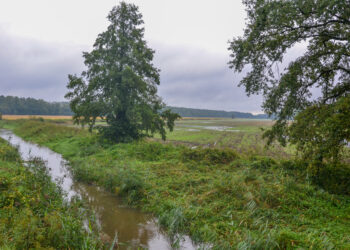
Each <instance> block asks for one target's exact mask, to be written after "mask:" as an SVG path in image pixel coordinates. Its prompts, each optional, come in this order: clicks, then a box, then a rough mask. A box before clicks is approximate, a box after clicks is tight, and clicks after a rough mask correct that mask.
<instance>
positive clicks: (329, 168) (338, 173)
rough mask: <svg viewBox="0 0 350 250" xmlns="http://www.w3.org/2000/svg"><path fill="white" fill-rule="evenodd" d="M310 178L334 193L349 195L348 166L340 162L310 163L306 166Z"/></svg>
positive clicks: (349, 176) (349, 179)
mask: <svg viewBox="0 0 350 250" xmlns="http://www.w3.org/2000/svg"><path fill="white" fill-rule="evenodd" d="M308 173H309V174H310V177H311V180H312V181H313V182H314V183H315V184H317V185H318V186H320V187H322V188H323V189H324V190H327V191H328V192H330V193H334V194H345V195H350V166H349V165H346V164H342V163H334V164H311V165H310V166H309V168H308Z"/></svg>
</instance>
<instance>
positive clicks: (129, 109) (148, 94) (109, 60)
mask: <svg viewBox="0 0 350 250" xmlns="http://www.w3.org/2000/svg"><path fill="white" fill-rule="evenodd" d="M108 20H109V22H110V25H109V26H108V28H107V30H106V31H105V32H103V33H101V34H99V35H98V37H97V39H96V41H95V44H94V47H93V50H92V51H91V52H89V53H88V52H84V53H83V57H84V58H85V65H86V66H87V70H86V71H83V72H82V74H81V76H80V77H78V76H76V75H69V83H68V85H67V87H68V89H70V92H68V93H67V94H66V98H68V99H70V101H71V102H70V106H71V109H72V111H73V112H74V116H73V119H74V121H75V123H77V124H82V125H84V124H88V125H89V127H90V129H92V128H93V127H94V126H95V122H96V119H97V118H98V117H100V118H101V119H103V120H105V121H106V122H107V125H108V126H99V127H98V128H99V131H100V132H101V133H102V134H103V135H104V136H106V137H108V138H110V139H112V140H114V141H119V142H120V141H121V142H123V141H130V140H134V139H139V138H141V137H145V136H152V135H153V134H154V133H156V132H159V133H160V134H161V136H162V138H163V139H165V137H166V130H165V127H168V128H169V129H170V130H173V127H174V121H175V120H176V118H178V115H177V114H174V113H172V112H170V110H164V108H165V105H164V103H163V102H162V100H161V98H160V97H159V96H157V85H159V83H160V81H159V70H158V69H157V68H155V67H154V65H153V64H152V60H153V54H154V51H153V50H152V49H150V48H148V46H147V44H146V41H145V40H144V39H143V36H144V28H143V27H142V24H143V21H142V15H141V14H140V13H139V12H138V7H136V6H135V5H134V4H127V3H125V2H122V3H121V4H120V5H119V6H118V7H114V8H113V9H112V11H111V12H110V13H109V15H108Z"/></svg>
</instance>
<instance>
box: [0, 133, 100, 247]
mask: <svg viewBox="0 0 350 250" xmlns="http://www.w3.org/2000/svg"><path fill="white" fill-rule="evenodd" d="M0 165H1V168H0V190H1V192H0V248H1V249H100V248H102V247H103V245H102V244H101V243H100V241H99V239H98V237H97V235H98V234H97V233H96V231H94V232H87V231H85V230H84V229H83V219H84V211H86V210H83V209H82V207H81V205H80V203H79V202H78V201H77V202H72V203H69V204H68V203H67V202H65V201H64V200H63V198H62V193H61V191H60V190H59V189H58V188H57V187H56V185H55V184H54V183H52V182H51V179H50V177H49V176H48V173H47V170H46V167H45V165H44V163H43V162H42V161H41V160H40V159H33V160H32V161H30V162H28V163H27V168H26V167H24V166H23V165H22V162H21V159H20V157H19V155H18V153H17V151H16V149H14V148H12V147H11V146H9V145H8V144H7V143H6V142H5V141H4V140H2V139H0Z"/></svg>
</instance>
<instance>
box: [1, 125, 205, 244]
mask: <svg viewBox="0 0 350 250" xmlns="http://www.w3.org/2000/svg"><path fill="white" fill-rule="evenodd" d="M0 137H2V138H3V139H5V140H7V141H8V142H9V143H10V144H11V145H13V146H16V147H18V151H19V153H20V155H21V157H22V159H23V160H24V161H27V160H29V159H30V158H33V157H39V158H41V159H43V160H44V161H45V163H46V167H47V168H48V169H49V174H50V175H51V178H52V179H53V180H54V181H56V183H57V184H58V185H60V186H61V188H62V189H63V191H64V192H65V193H66V195H67V199H70V198H71V197H73V196H75V195H77V196H79V197H80V198H82V199H83V200H85V201H86V202H87V203H88V205H89V206H90V208H91V209H92V210H93V211H94V212H95V215H96V218H97V222H98V224H99V226H100V228H101V231H102V232H103V234H104V235H105V237H107V238H109V239H113V238H114V236H115V235H116V234H117V237H118V242H120V243H123V244H122V245H120V247H121V249H139V248H147V249H156V250H158V249H159V250H162V249H172V247H171V242H170V239H169V237H168V236H167V235H166V233H164V232H163V231H162V230H161V229H160V228H159V226H158V225H157V221H156V219H155V218H154V217H153V216H152V215H150V214H147V213H144V212H142V211H141V210H139V209H134V208H130V207H127V206H125V205H124V203H123V202H122V200H121V199H120V198H118V197H116V196H115V195H113V194H111V193H108V192H106V191H104V190H103V189H101V188H99V187H96V186H92V185H86V184H84V183H81V182H76V181H74V179H73V178H72V175H71V173H70V171H69V170H68V168H67V166H68V165H67V164H68V162H67V161H66V160H64V159H63V158H62V156H61V155H60V154H57V153H55V152H53V151H52V150H50V149H48V148H46V147H40V146H38V145H36V144H33V143H30V142H27V141H24V140H22V139H21V138H20V137H18V136H16V135H15V134H13V133H12V132H11V131H9V130H0ZM106 235H107V236H106ZM197 248H203V246H202V247H199V246H196V245H195V244H193V243H192V241H191V240H190V238H189V237H188V236H184V237H182V240H181V242H180V249H197Z"/></svg>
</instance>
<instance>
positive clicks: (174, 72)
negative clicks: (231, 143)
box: [0, 29, 262, 112]
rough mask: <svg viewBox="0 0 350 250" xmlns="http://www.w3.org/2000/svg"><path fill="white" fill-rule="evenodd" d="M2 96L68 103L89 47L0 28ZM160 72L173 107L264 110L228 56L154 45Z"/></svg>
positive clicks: (163, 90)
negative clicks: (71, 78)
mask: <svg viewBox="0 0 350 250" xmlns="http://www.w3.org/2000/svg"><path fill="white" fill-rule="evenodd" d="M0 34H1V36H0V48H1V54H0V94H2V95H15V96H23V97H34V98H42V99H44V100H48V101H64V95H65V93H66V92H67V89H66V84H67V75H68V74H80V72H81V71H82V70H83V69H84V65H83V58H82V51H86V50H88V49H89V48H88V47H87V46H85V47H84V46H73V45H67V44H55V43H48V42H41V41H37V40H32V39H26V38H21V37H16V36H13V35H10V34H8V33H6V32H4V31H3V30H1V29H0ZM150 44H151V45H150V47H152V48H153V49H155V50H156V55H155V65H156V66H157V67H158V68H160V69H161V85H160V86H159V92H158V93H159V95H160V96H161V97H162V98H163V100H164V101H165V102H166V103H167V104H168V105H172V106H180V107H192V108H206V109H220V110H235V111H248V112H261V109H260V105H261V100H262V99H261V97H257V96H252V97H249V98H248V97H247V96H246V94H245V92H244V89H243V88H239V87H238V86H237V85H238V83H239V80H240V79H241V76H240V75H237V74H235V73H234V72H233V71H232V70H230V69H229V68H228V65H227V62H228V60H229V58H228V54H227V55H225V54H215V53H210V52H208V51H206V50H204V49H198V48H194V47H189V46H169V45H165V44H161V43H157V42H151V43H150Z"/></svg>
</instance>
